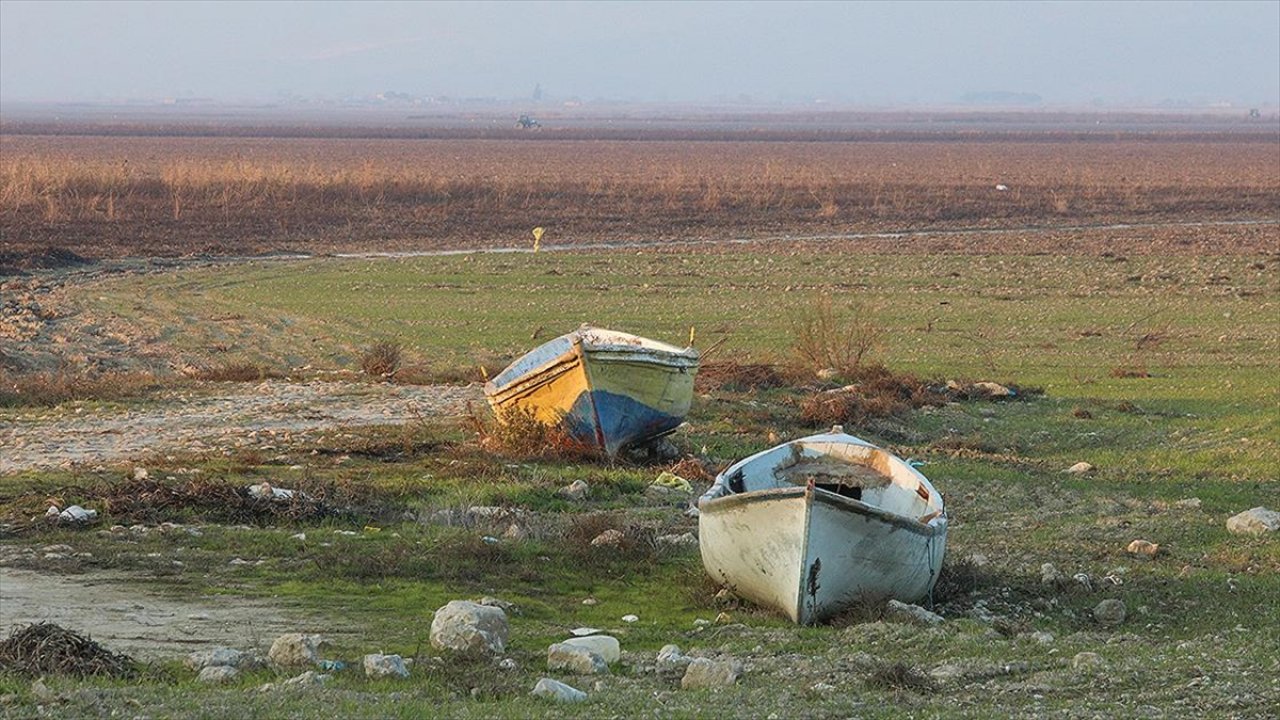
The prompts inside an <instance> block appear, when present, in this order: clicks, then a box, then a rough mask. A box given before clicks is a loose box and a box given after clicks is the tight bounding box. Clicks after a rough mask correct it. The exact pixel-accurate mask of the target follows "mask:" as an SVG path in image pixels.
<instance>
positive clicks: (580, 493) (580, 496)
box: [556, 480, 591, 501]
mask: <svg viewBox="0 0 1280 720" xmlns="http://www.w3.org/2000/svg"><path fill="white" fill-rule="evenodd" d="M556 494H557V495H559V496H560V497H562V498H565V499H566V500H574V501H578V500H585V499H586V497H587V496H588V495H590V494H591V486H589V485H587V483H586V482H584V481H582V480H574V481H573V482H572V483H570V484H569V485H566V486H565V487H562V488H560V490H559V491H558V492H557V493H556Z"/></svg>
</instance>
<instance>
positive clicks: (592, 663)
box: [547, 638, 609, 675]
mask: <svg viewBox="0 0 1280 720" xmlns="http://www.w3.org/2000/svg"><path fill="white" fill-rule="evenodd" d="M580 639H585V638H580ZM547 669H548V670H565V671H568V672H571V673H576V674H578V675H598V674H601V673H607V672H609V665H608V664H607V663H606V662H605V661H604V658H603V657H601V656H599V655H597V654H596V653H594V652H591V650H590V649H588V648H585V647H579V646H577V645H569V644H567V643H556V644H554V645H552V646H551V647H549V648H547Z"/></svg>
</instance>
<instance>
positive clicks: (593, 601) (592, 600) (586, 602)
mask: <svg viewBox="0 0 1280 720" xmlns="http://www.w3.org/2000/svg"><path fill="white" fill-rule="evenodd" d="M582 604H583V605H587V606H591V605H599V604H600V601H599V600H597V599H595V598H586V599H585V600H583V601H582Z"/></svg>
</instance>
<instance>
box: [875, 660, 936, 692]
mask: <svg viewBox="0 0 1280 720" xmlns="http://www.w3.org/2000/svg"><path fill="white" fill-rule="evenodd" d="M867 684H868V685H871V686H872V687H877V688H883V689H885V690H894V691H902V690H916V691H925V690H932V689H933V687H934V684H933V680H932V679H931V678H930V677H929V676H928V675H926V674H924V673H923V672H921V671H920V670H919V669H917V668H915V667H914V666H911V665H908V664H906V663H904V662H896V663H892V664H890V665H885V666H883V667H880V668H878V669H876V670H875V671H874V672H872V673H871V675H870V676H869V677H868V678H867Z"/></svg>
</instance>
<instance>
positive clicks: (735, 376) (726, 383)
mask: <svg viewBox="0 0 1280 720" xmlns="http://www.w3.org/2000/svg"><path fill="white" fill-rule="evenodd" d="M786 384H787V379H786V376H785V375H784V373H783V372H782V371H781V370H779V369H778V367H777V366H776V365H768V364H764V363H739V362H735V361H733V360H722V361H719V362H709V363H703V364H702V366H701V367H700V368H698V375H697V376H696V377H695V378H694V387H695V388H696V389H697V391H698V392H704V393H705V392H714V391H716V390H729V391H733V392H749V391H751V392H753V391H757V390H768V389H770V388H777V387H783V386H784V385H786Z"/></svg>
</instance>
